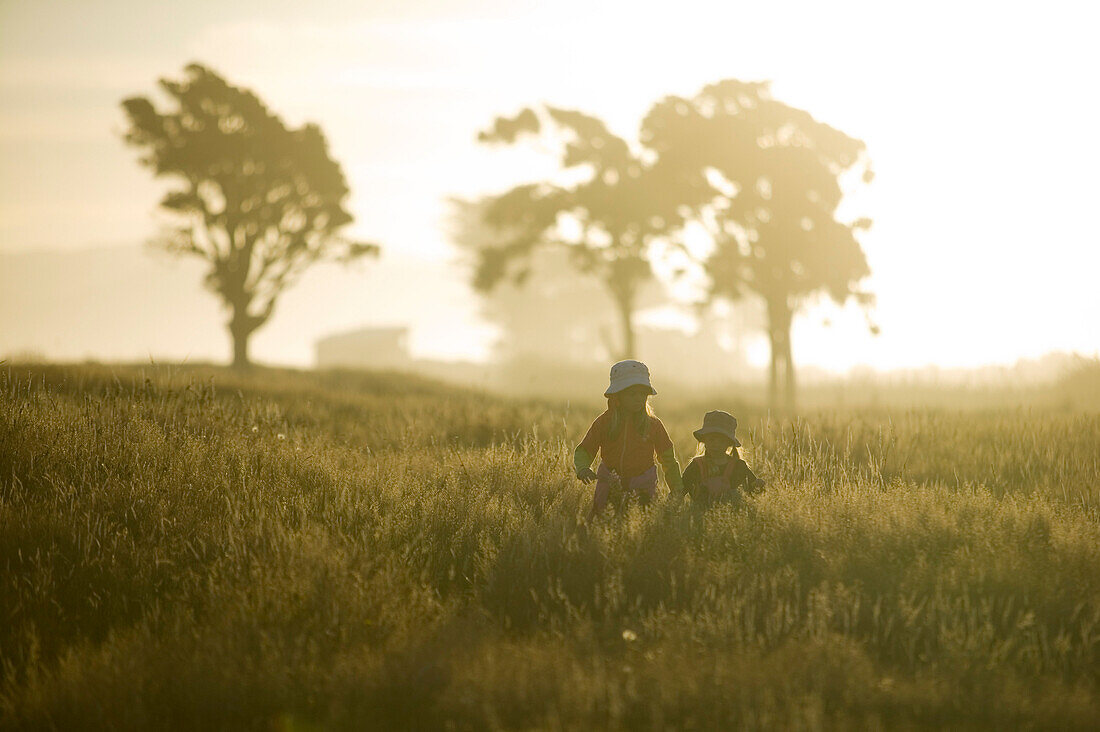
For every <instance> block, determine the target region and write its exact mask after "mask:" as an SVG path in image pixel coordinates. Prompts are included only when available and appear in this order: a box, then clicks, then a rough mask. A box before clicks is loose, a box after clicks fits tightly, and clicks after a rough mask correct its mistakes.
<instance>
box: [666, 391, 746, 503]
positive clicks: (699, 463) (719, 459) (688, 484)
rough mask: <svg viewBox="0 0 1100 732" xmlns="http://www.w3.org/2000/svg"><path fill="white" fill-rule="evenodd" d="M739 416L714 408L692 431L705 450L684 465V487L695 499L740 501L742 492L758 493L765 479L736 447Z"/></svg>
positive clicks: (698, 501) (701, 501)
mask: <svg viewBox="0 0 1100 732" xmlns="http://www.w3.org/2000/svg"><path fill="white" fill-rule="evenodd" d="M736 433H737V418H736V417H734V416H733V415H732V414H730V413H728V412H723V411H721V410H715V411H713V412H707V413H706V415H704V416H703V426H702V427H700V428H699V429H697V430H695V432H694V433H693V434H694V435H695V439H696V440H698V441H699V442H700V443H702V445H703V449H704V452H703V454H702V455H699V456H697V457H695V458H693V459H692V461H691V462H690V463H688V466H687V467H686V468H684V476H683V481H684V489H685V491H686V492H687V493H688V494H689V495H691V497H692V499H693V500H694V501H695V502H697V503H701V504H703V505H710V504H712V503H716V502H718V501H728V502H730V503H734V504H737V503H740V502H741V497H742V492H743V491H744V492H756V491H759V490H761V489H762V488H763V487H764V481H762V480H761V479H759V478H757V477H756V474H755V473H753V472H752V470H751V469H750V468H749V466H748V464H747V463H746V462H745V461H744V460H742V459H741V456H740V455H738V453H737V448H738V447H740V446H741V441H740V440H738V439H737V434H736Z"/></svg>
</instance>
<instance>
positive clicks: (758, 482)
mask: <svg viewBox="0 0 1100 732" xmlns="http://www.w3.org/2000/svg"><path fill="white" fill-rule="evenodd" d="M752 487H753V488H754V489H756V490H761V489H762V488H763V487H764V480H763V478H757V479H756V480H754V481H753V482H752Z"/></svg>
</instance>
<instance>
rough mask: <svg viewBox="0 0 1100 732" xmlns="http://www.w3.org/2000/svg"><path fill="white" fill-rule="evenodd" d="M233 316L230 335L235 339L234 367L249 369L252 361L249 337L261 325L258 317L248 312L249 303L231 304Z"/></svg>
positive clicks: (230, 323)
mask: <svg viewBox="0 0 1100 732" xmlns="http://www.w3.org/2000/svg"><path fill="white" fill-rule="evenodd" d="M231 308H232V311H233V317H232V318H230V320H229V336H230V337H231V338H232V339H233V368H235V369H241V370H244V369H248V368H249V367H251V366H252V361H251V360H250V359H249V357H248V339H249V338H250V337H252V334H253V333H254V332H255V331H256V328H258V327H259V323H257V322H256V320H257V319H256V318H254V317H252V316H250V315H249V314H248V304H247V303H245V304H238V305H233V306H231Z"/></svg>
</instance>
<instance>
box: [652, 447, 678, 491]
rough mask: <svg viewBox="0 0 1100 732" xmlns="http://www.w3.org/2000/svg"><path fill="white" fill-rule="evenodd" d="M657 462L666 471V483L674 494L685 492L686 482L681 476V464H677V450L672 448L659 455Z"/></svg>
mask: <svg viewBox="0 0 1100 732" xmlns="http://www.w3.org/2000/svg"><path fill="white" fill-rule="evenodd" d="M657 461H658V462H660V463H661V469H663V470H664V471H665V482H666V483H668V489H669V490H670V491H672V492H673V493H683V492H684V480H683V477H681V475H680V463H678V462H676V448H674V447H670V448H668V449H667V450H665V451H663V452H661V453H658V454H657Z"/></svg>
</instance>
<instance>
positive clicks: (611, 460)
mask: <svg viewBox="0 0 1100 732" xmlns="http://www.w3.org/2000/svg"><path fill="white" fill-rule="evenodd" d="M656 393H657V390H656V389H654V388H653V385H652V384H651V383H650V381H649V368H648V367H647V366H646V365H645V364H644V363H642V362H640V361H629V360H628V361H620V362H618V363H617V364H615V365H614V366H612V367H611V383H610V385H609V386H608V387H607V390H606V391H605V392H604V394H603V395H604V396H605V397H607V410H606V411H605V412H603V414H601V415H600V416H598V417H596V419H595V421H594V422H592V426H591V427H589V428H588V432H587V433H586V434H585V436H584V439H583V440H581V444H580V445H578V446H577V449H576V450H574V451H573V467H574V468H575V469H576V473H577V477H578V478H579V479H580V480H582V481H584V482H585V483H586V484H587V483H591V482H592V481H595V482H596V491H595V495H594V496H593V499H592V510H591V511H590V512H589V517H591V516H594V515H595V514H597V513H599V512H600V511H602V510H603V508H604V506H606V505H607V500H608V497H609V496H610V494H611V490H612V489H613V488H618V489H622V490H623V491H624V492H626V493H633V494H635V495H636V496H637V497H638V500H639V502H641V503H642V504H643V505H644V504H648V503H649V502H650V501H652V500H653V499H654V497H655V496H656V492H657V466H656V464H655V463H654V459H656V461H658V462H660V463H661V467H662V468H663V469H664V473H665V482H667V483H668V486H669V489H671V490H672V491H675V492H680V491H682V490H683V483H682V481H681V478H680V464H679V463H678V462H676V451H675V449H674V448H673V446H672V440H671V439H670V438H669V436H668V432H667V431H666V430H665V426H664V425H663V424H661V420H659V419H657V417H656V416H655V415H654V414H653V410H652V409H650V407H649V397H650V396H652V395H653V394H656ZM597 453H599V456H600V467H599V469H597V470H595V471H594V470H592V460H593V459H594V458H595V457H596V454H597Z"/></svg>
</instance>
